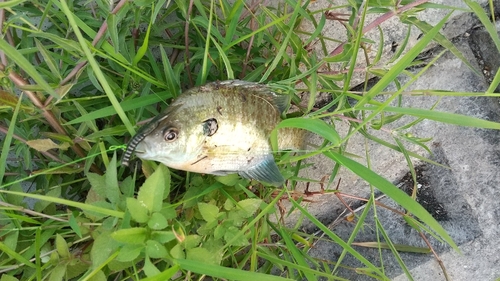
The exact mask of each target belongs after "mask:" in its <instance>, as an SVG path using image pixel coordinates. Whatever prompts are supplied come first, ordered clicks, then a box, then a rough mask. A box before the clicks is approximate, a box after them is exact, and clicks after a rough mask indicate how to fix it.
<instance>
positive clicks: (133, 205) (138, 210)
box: [126, 197, 149, 223]
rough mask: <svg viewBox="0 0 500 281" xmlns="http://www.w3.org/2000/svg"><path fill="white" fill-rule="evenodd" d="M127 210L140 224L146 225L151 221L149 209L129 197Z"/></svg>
mask: <svg viewBox="0 0 500 281" xmlns="http://www.w3.org/2000/svg"><path fill="white" fill-rule="evenodd" d="M126 201H127V209H128V211H129V212H130V215H131V216H132V219H133V220H134V221H136V222H138V223H145V222H147V221H148V220H149V214H148V209H147V208H146V206H145V205H143V204H141V203H140V202H139V200H137V199H135V198H131V197H128V198H127V199H126Z"/></svg>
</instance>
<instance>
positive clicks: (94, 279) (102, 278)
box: [68, 268, 108, 281]
mask: <svg viewBox="0 0 500 281" xmlns="http://www.w3.org/2000/svg"><path fill="white" fill-rule="evenodd" d="M68 270H70V269H69V268H68ZM106 280H108V279H107V277H106V274H105V273H104V272H103V271H102V270H99V271H97V272H96V273H94V275H92V276H91V277H90V278H89V279H88V281H106Z"/></svg>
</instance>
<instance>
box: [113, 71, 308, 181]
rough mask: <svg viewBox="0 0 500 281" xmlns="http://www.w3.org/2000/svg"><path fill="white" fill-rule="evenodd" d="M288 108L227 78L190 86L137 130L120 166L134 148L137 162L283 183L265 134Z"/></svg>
mask: <svg viewBox="0 0 500 281" xmlns="http://www.w3.org/2000/svg"><path fill="white" fill-rule="evenodd" d="M288 104H289V97H288V96H286V95H278V94H275V93H273V92H272V91H271V90H270V89H269V88H268V87H267V86H265V85H261V84H257V83H253V82H245V81H240V80H230V81H222V82H213V83H209V84H206V85H204V86H201V87H196V88H192V89H190V90H187V91H186V92H184V93H183V94H182V95H180V96H179V97H178V98H177V99H176V100H175V101H174V102H173V103H172V104H171V105H170V106H169V107H168V108H167V109H166V110H165V111H164V112H163V113H161V114H160V115H159V116H157V117H156V118H154V119H153V120H152V121H151V122H150V123H148V124H146V125H145V126H143V127H142V128H141V129H140V130H139V132H138V133H137V135H136V136H134V138H133V139H132V140H131V141H130V143H129V147H128V148H127V151H126V153H125V157H124V161H123V163H124V164H127V163H128V159H129V158H130V156H131V154H132V153H133V152H134V150H135V153H136V155H137V156H138V157H139V158H141V159H146V160H154V161H159V162H161V163H163V164H165V165H166V166H168V167H171V168H174V169H179V170H184V171H190V172H196V173H203V174H214V175H226V174H231V173H239V174H240V175H241V176H243V177H245V178H251V179H256V180H259V181H264V182H268V183H270V184H273V185H276V186H278V185H281V184H283V181H284V180H283V177H282V176H281V174H280V173H279V170H278V168H277V166H276V164H275V162H274V159H273V156H272V153H271V146H270V142H269V136H270V134H271V131H272V130H273V129H274V128H275V126H276V125H277V124H278V123H279V122H280V120H281V113H282V112H283V111H284V110H285V109H286V107H287V106H288ZM291 133H296V132H291ZM280 134H281V133H280ZM299 135H300V134H299ZM281 143H282V145H286V146H291V145H293V146H296V145H298V143H299V142H297V141H295V140H293V139H289V140H285V141H282V142H281ZM281 148H283V147H281ZM286 148H292V147H286Z"/></svg>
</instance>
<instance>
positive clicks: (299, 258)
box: [279, 227, 316, 281]
mask: <svg viewBox="0 0 500 281" xmlns="http://www.w3.org/2000/svg"><path fill="white" fill-rule="evenodd" d="M279 234H280V236H281V237H282V238H283V240H285V245H286V248H287V249H288V251H290V253H291V254H292V256H293V258H294V260H295V263H296V264H297V265H299V266H302V267H309V265H308V264H307V262H306V260H305V258H304V253H303V252H301V251H300V250H299V249H298V248H297V246H296V245H295V243H293V241H292V238H291V237H290V236H289V235H288V233H287V230H286V229H285V228H283V227H282V228H281V229H280V232H279ZM303 273H304V275H305V276H306V278H307V280H309V281H312V280H316V278H315V276H314V275H313V274H311V273H310V272H307V271H304V272H303Z"/></svg>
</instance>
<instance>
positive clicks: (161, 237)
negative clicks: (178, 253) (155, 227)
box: [151, 231, 175, 243]
mask: <svg viewBox="0 0 500 281" xmlns="http://www.w3.org/2000/svg"><path fill="white" fill-rule="evenodd" d="M151 239H154V240H156V241H158V242H160V243H167V242H170V241H172V240H174V239H175V233H174V232H173V231H153V232H152V233H151Z"/></svg>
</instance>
